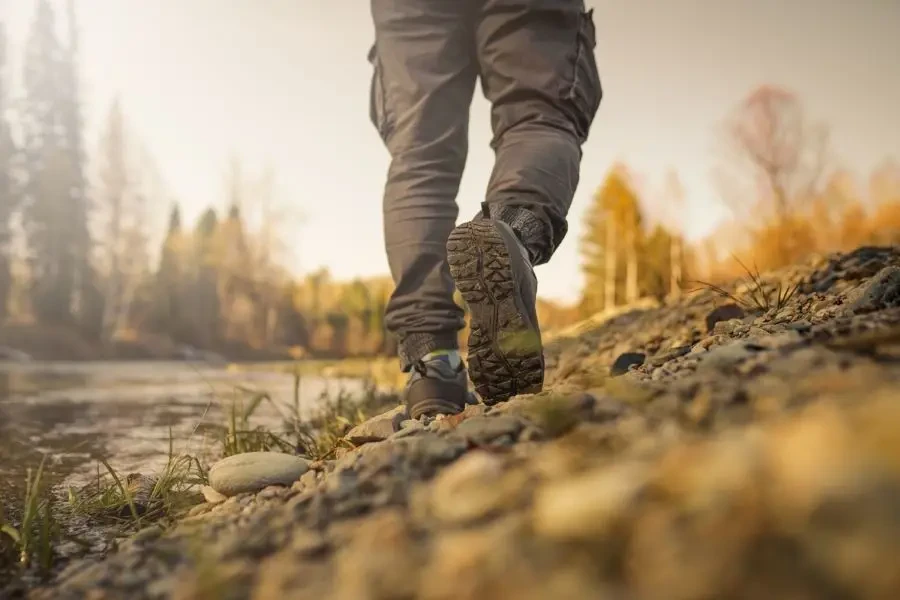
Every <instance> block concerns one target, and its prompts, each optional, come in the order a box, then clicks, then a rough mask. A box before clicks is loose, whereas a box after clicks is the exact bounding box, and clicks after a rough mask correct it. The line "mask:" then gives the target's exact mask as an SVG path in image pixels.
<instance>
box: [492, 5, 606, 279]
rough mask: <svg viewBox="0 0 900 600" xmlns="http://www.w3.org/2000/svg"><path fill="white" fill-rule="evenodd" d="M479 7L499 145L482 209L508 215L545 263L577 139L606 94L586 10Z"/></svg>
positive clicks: (569, 185) (556, 240)
mask: <svg viewBox="0 0 900 600" xmlns="http://www.w3.org/2000/svg"><path fill="white" fill-rule="evenodd" d="M479 8H480V14H479V15H478V17H477V25H476V47H477V51H478V62H479V67H480V74H481V82H482V86H483V89H484V94H485V96H486V97H487V99H488V100H489V101H490V102H491V105H492V109H491V125H492V127H493V134H494V136H493V142H492V146H493V148H494V151H495V153H496V160H495V163H494V169H493V172H492V173H491V178H490V183H489V185H488V191H487V196H486V202H485V205H484V213H485V214H486V215H488V216H490V217H492V218H497V219H500V220H503V221H505V222H507V223H509V224H510V225H512V226H513V228H514V229H515V230H516V231H517V233H519V236H520V237H521V238H522V241H523V243H524V244H525V246H526V247H527V248H528V250H529V252H530V253H531V255H532V261H533V262H534V264H542V263H545V262H547V261H548V260H549V259H550V257H551V256H552V254H553V252H554V251H555V250H556V248H557V247H558V246H559V244H560V242H562V240H563V238H564V237H565V235H566V232H567V230H568V226H567V223H566V215H567V214H568V211H569V207H570V205H571V203H572V197H573V196H574V194H575V189H576V188H577V187H578V180H579V171H580V164H581V155H582V153H581V147H582V145H583V144H584V142H585V141H586V140H587V137H588V132H589V130H590V128H591V125H592V122H593V120H594V116H595V115H596V113H597V109H598V108H599V106H600V100H601V97H602V94H603V93H602V89H601V85H600V77H599V74H598V72H597V63H596V59H595V57H594V48H595V46H596V35H595V30H594V22H593V11H586V10H585V6H584V0H479Z"/></svg>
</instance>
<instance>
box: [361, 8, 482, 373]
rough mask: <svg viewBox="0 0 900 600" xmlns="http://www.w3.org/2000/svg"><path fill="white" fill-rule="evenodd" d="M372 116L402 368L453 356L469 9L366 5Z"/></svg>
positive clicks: (469, 80) (391, 312) (471, 58)
mask: <svg viewBox="0 0 900 600" xmlns="http://www.w3.org/2000/svg"><path fill="white" fill-rule="evenodd" d="M372 17H373V20H374V22H375V46H374V48H373V51H372V53H371V55H370V59H371V61H372V63H373V66H374V75H373V79H372V98H371V100H372V103H371V117H372V120H373V122H374V124H375V126H376V127H377V129H378V131H379V134H380V135H381V137H382V139H383V140H384V143H385V145H386V147H387V149H388V151H389V152H390V154H391V165H390V169H389V171H388V176H387V182H386V184H385V189H384V237H385V247H386V249H387V255H388V262H389V264H390V269H391V275H392V276H393V279H394V284H395V291H394V293H393V295H392V296H391V298H390V300H389V302H388V305H387V309H386V311H385V324H386V327H387V329H388V331H390V332H391V333H393V334H394V335H396V336H397V337H398V341H399V353H400V359H401V364H402V366H403V367H404V369H406V368H408V367H409V365H410V363H411V362H413V361H415V360H417V359H419V358H421V357H422V356H424V355H425V354H427V353H428V352H430V351H432V350H436V349H452V348H456V347H457V332H458V331H459V330H460V329H462V327H463V325H464V320H463V311H462V309H461V308H460V307H459V306H457V304H456V303H455V302H454V301H453V291H454V285H453V280H452V278H451V277H450V271H449V268H448V266H447V250H446V243H447V237H448V236H449V235H450V231H451V230H452V229H453V227H454V226H455V224H456V218H457V216H458V215H459V208H458V206H457V204H456V194H457V192H458V190H459V183H460V179H461V178H462V173H463V168H464V166H465V162H466V154H467V152H468V121H469V108H470V106H471V103H472V95H473V93H474V89H475V81H476V79H477V76H478V68H477V62H476V58H475V52H474V41H473V39H474V31H473V19H472V9H471V4H470V3H469V2H463V1H459V0H372Z"/></svg>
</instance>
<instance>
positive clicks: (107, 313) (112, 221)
mask: <svg viewBox="0 0 900 600" xmlns="http://www.w3.org/2000/svg"><path fill="white" fill-rule="evenodd" d="M128 138H129V136H128V132H127V131H126V128H125V123H124V117H123V115H122V107H121V104H120V102H119V101H118V99H116V100H115V101H114V102H113V104H112V106H111V108H110V112H109V116H108V118H107V124H106V132H105V135H104V137H103V141H102V145H101V149H100V158H101V169H100V173H99V188H98V189H97V190H96V203H97V208H98V209H102V212H101V216H102V217H103V225H104V227H103V233H102V240H101V250H102V253H101V256H102V258H103V267H104V275H105V281H104V284H105V285H104V286H103V289H104V301H103V306H104V314H103V333H104V338H105V339H109V338H110V337H111V336H112V335H113V334H114V333H115V331H116V330H118V329H120V328H122V327H123V326H124V325H125V323H126V321H127V318H128V315H129V313H130V311H131V304H132V301H133V300H134V296H135V294H136V292H137V289H138V287H139V286H140V285H141V284H142V283H143V280H144V278H145V277H146V275H147V272H148V271H149V265H148V260H149V259H148V256H147V254H148V253H147V235H146V232H145V225H144V224H145V223H146V214H145V211H146V207H145V196H144V193H143V190H142V189H141V187H140V181H139V177H138V174H137V173H136V169H135V165H134V164H133V163H132V161H131V155H132V152H131V145H130V144H129V141H130V140H129V139H128Z"/></svg>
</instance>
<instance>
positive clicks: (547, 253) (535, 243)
mask: <svg viewBox="0 0 900 600" xmlns="http://www.w3.org/2000/svg"><path fill="white" fill-rule="evenodd" d="M481 206H482V216H484V217H487V218H490V219H495V220H497V221H503V222H504V223H506V224H507V225H509V226H510V228H511V229H512V230H513V231H514V232H515V233H516V235H517V236H518V238H519V241H520V242H522V245H523V246H525V248H526V250H528V258H529V260H530V261H531V264H532V266H536V265H542V264H544V263H546V262H547V261H548V260H550V257H551V256H552V255H553V252H554V250H556V247H555V245H554V239H553V237H554V236H553V229H552V228H551V227H550V225H549V224H547V223H545V222H544V221H543V220H542V219H541V218H540V217H538V216H537V215H536V214H535V213H533V212H532V211H530V210H528V209H527V208H521V207H518V206H508V205H503V204H495V203H488V202H485V203H483V204H482V205H481Z"/></svg>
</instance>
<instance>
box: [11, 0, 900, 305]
mask: <svg viewBox="0 0 900 600" xmlns="http://www.w3.org/2000/svg"><path fill="white" fill-rule="evenodd" d="M587 4H588V6H589V7H591V8H594V20H595V23H596V27H597V37H598V41H597V49H596V55H597V61H598V65H599V70H600V76H601V79H602V82H603V88H604V99H603V102H602V104H601V106H600V110H599V112H598V114H597V117H596V120H595V123H594V127H593V130H592V131H591V134H590V138H589V140H588V142H587V143H586V145H585V147H584V157H583V161H582V176H581V184H580V186H579V188H578V190H577V192H576V195H575V200H574V202H573V205H572V209H571V212H570V214H569V221H570V229H569V233H568V236H567V237H566V239H565V240H564V242H563V244H562V246H561V247H560V248H559V250H558V251H557V253H556V255H555V256H554V258H553V260H552V261H551V262H550V263H549V264H547V265H543V266H541V267H539V268H538V271H537V272H538V277H539V280H540V290H539V293H540V294H541V295H542V296H544V297H547V298H554V299H558V300H564V301H571V300H574V299H575V298H576V297H577V295H578V293H579V291H580V287H581V276H580V272H579V268H580V261H579V256H578V238H579V236H580V234H581V220H582V218H583V213H584V211H585V208H586V207H587V205H588V201H589V199H590V196H591V195H592V193H593V192H594V190H595V189H596V188H597V187H598V186H599V185H600V184H601V182H602V181H603V178H604V176H605V175H606V173H607V171H608V169H609V168H610V167H611V166H612V165H613V164H614V163H616V162H617V161H622V162H624V163H626V164H627V165H628V166H629V167H630V168H631V169H632V170H633V172H635V173H637V174H638V175H639V177H640V181H641V183H642V185H644V186H646V189H647V190H648V191H649V192H650V193H655V192H654V190H659V189H661V187H662V184H663V181H664V177H665V175H666V173H667V171H668V170H669V169H674V170H675V171H676V172H677V173H678V175H679V177H680V178H681V181H682V184H683V186H684V188H685V191H686V197H687V201H688V206H687V207H685V209H683V210H681V211H675V215H676V217H677V218H678V219H679V220H680V221H681V223H682V226H683V228H684V230H685V232H686V234H687V235H688V236H689V237H691V238H697V237H700V236H703V235H705V234H706V233H709V232H710V231H711V230H712V229H713V228H714V227H715V226H716V224H717V223H718V222H719V221H720V220H721V219H723V218H724V217H725V216H726V215H727V212H726V211H725V209H724V208H723V206H722V204H721V203H720V202H718V201H717V198H716V192H715V188H714V186H713V184H712V180H711V171H712V169H713V168H714V167H715V165H716V164H717V143H718V140H719V139H720V137H721V122H722V120H723V119H724V118H725V117H726V116H727V115H728V114H729V112H730V111H731V110H732V109H733V108H734V107H735V106H736V105H737V104H738V103H739V102H740V101H741V100H742V99H743V97H744V96H746V94H747V93H748V92H749V91H750V90H751V89H752V88H754V87H755V86H757V85H760V84H764V83H771V84H776V85H782V86H786V87H788V88H790V89H792V90H793V91H795V92H796V93H797V94H798V96H799V97H800V98H801V100H802V101H803V103H804V105H805V107H806V109H807V112H808V114H809V116H810V117H812V118H815V119H820V120H822V121H824V122H825V123H827V124H828V126H829V127H830V131H831V140H832V150H833V153H834V157H833V158H834V159H835V161H838V162H839V163H840V164H842V165H845V166H847V167H849V168H851V169H854V170H857V171H859V172H860V173H863V174H865V173H867V172H868V171H870V170H871V169H872V168H874V167H876V166H877V165H878V164H879V163H881V162H882V161H883V160H885V159H886V158H888V157H894V158H900V135H898V133H897V132H900V110H898V107H900V77H897V71H896V61H897V60H898V58H900V36H898V35H897V34H896V31H897V27H898V25H900V0H853V1H850V0H604V1H599V0H589V1H588V3H587ZM33 5H34V0H0V10H2V13H0V14H2V15H3V18H4V19H5V20H6V22H7V23H8V27H9V31H10V36H11V37H12V40H13V43H14V44H15V43H19V42H20V41H21V40H22V39H23V38H24V35H25V33H26V31H27V27H28V24H29V22H30V19H31V11H32V9H33ZM76 9H77V12H78V19H79V27H80V31H81V36H82V38H81V44H82V53H81V76H82V87H83V93H84V100H85V120H86V127H87V137H88V148H89V149H93V148H95V147H96V144H97V139H98V134H99V131H100V130H101V128H102V124H103V120H104V118H105V114H106V113H107V111H108V108H109V105H110V103H111V101H112V99H113V98H114V97H116V96H118V97H119V98H120V99H121V102H122V106H123V109H124V111H125V114H126V118H127V119H128V122H129V124H130V126H131V128H132V130H133V132H134V133H135V134H136V135H137V136H138V137H139V138H140V140H141V141H142V143H143V145H145V146H146V147H147V148H148V149H149V151H150V152H151V153H152V154H153V156H154V157H155V161H156V163H157V164H158V167H159V170H160V171H161V174H162V176H163V177H164V178H165V181H166V184H167V186H168V188H169V189H170V190H171V193H172V194H173V197H174V198H176V199H177V200H178V201H179V203H180V204H181V206H182V209H183V215H184V217H185V218H186V219H189V220H192V219H194V218H196V216H197V215H198V214H199V213H200V212H201V211H202V210H204V209H205V208H206V207H208V206H210V205H213V206H216V207H219V208H222V209H224V206H225V202H226V200H225V198H226V196H225V172H226V170H227V168H228V164H229V160H230V157H231V156H233V155H235V154H236V155H238V156H239V157H240V158H241V160H242V161H243V163H244V165H245V167H246V168H247V169H248V170H254V169H261V168H263V167H264V166H265V165H270V166H271V167H272V168H273V169H274V172H275V175H276V178H277V182H278V187H277V190H278V196H277V201H278V202H279V203H280V204H281V205H283V206H285V207H287V208H289V209H290V213H291V215H290V216H289V217H285V218H284V220H283V222H282V223H281V225H282V237H283V239H284V241H286V242H288V244H289V247H290V250H291V252H290V256H289V258H290V263H291V264H290V265H288V266H289V267H290V268H291V269H292V270H293V271H294V272H295V273H298V274H301V273H304V272H309V271H312V270H314V269H316V268H318V267H320V266H327V267H328V268H329V269H330V270H331V272H332V273H333V275H334V276H335V277H338V278H351V277H355V276H369V275H380V274H386V273H387V272H388V269H387V260H386V258H385V256H384V250H383V243H384V242H383V233H382V231H383V230H382V225H381V214H382V213H381V194H382V189H383V185H384V179H385V174H386V170H387V166H388V162H389V157H388V154H387V152H386V150H385V149H384V148H383V146H382V144H381V140H380V139H379V137H378V135H377V133H376V132H375V130H374V128H373V127H372V125H371V124H370V122H369V117H368V93H369V82H370V78H371V66H370V65H369V63H368V62H367V60H366V55H367V52H368V50H369V47H370V45H371V44H372V40H373V36H374V33H373V25H372V20H371V13H370V8H369V4H368V2H365V1H364V0H343V1H336V0H76ZM488 110H489V108H488V105H487V103H486V101H485V100H484V99H483V98H482V97H481V95H480V91H476V98H475V100H474V102H473V104H472V108H471V111H472V120H471V125H470V151H469V158H468V163H467V167H466V172H465V175H464V178H463V183H462V186H461V189H460V194H459V198H458V202H459V205H460V220H463V219H466V218H469V217H470V216H471V215H474V214H475V213H476V211H477V210H478V207H479V203H480V202H481V201H482V199H483V196H484V189H485V186H486V183H487V179H488V175H489V173H490V170H491V167H492V162H493V155H492V151H491V150H490V148H489V146H488V143H489V141H490V137H491V134H490V121H489V114H488ZM169 208H170V206H169V204H168V202H166V203H165V205H161V206H157V207H155V210H154V212H153V214H152V217H153V222H154V223H155V224H156V226H157V227H162V223H164V221H165V218H166V215H167V213H168V210H169ZM659 210H660V211H662V210H664V207H663V208H660V209H659ZM667 212H672V211H667ZM654 217H657V218H659V217H660V215H650V218H651V219H653V218H654ZM669 218H672V217H669Z"/></svg>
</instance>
